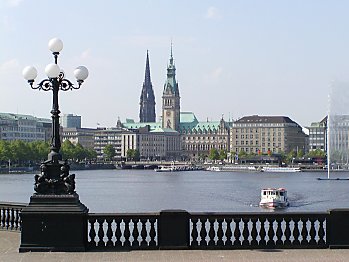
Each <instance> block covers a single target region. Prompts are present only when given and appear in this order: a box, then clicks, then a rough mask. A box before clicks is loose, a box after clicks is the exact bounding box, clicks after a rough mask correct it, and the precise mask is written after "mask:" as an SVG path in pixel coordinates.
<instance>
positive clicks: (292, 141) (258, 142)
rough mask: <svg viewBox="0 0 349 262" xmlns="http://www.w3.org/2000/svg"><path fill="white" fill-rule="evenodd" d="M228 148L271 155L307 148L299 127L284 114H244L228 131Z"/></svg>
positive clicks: (305, 139)
mask: <svg viewBox="0 0 349 262" xmlns="http://www.w3.org/2000/svg"><path fill="white" fill-rule="evenodd" d="M230 134H231V136H230V151H231V152H236V153H239V152H241V151H244V152H246V153H248V154H249V153H254V154H270V153H281V152H284V153H289V152H290V151H298V150H303V152H306V151H307V143H306V141H307V138H306V135H305V134H304V133H303V131H302V127H301V126H300V125H298V124H297V123H296V122H294V121H293V120H291V119H290V118H289V117H286V116H258V115H253V116H245V117H242V118H241V119H239V120H237V121H235V122H234V123H233V125H232V127H231V130H230Z"/></svg>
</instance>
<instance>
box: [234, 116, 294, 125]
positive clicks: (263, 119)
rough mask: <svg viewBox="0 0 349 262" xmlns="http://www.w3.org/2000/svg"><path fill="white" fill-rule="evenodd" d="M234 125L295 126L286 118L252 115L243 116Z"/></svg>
mask: <svg viewBox="0 0 349 262" xmlns="http://www.w3.org/2000/svg"><path fill="white" fill-rule="evenodd" d="M235 123H236V124H240V123H273V124H276V123H292V124H297V123H296V122H294V121H293V120H291V119H290V118H289V117H287V116H258V115H252V116H244V117H243V118H240V119H239V120H237V121H236V122H235Z"/></svg>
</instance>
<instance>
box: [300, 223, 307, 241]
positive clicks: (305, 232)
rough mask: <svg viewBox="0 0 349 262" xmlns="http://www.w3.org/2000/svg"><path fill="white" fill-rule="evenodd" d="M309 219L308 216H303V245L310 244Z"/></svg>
mask: <svg viewBox="0 0 349 262" xmlns="http://www.w3.org/2000/svg"><path fill="white" fill-rule="evenodd" d="M307 221H308V219H307V218H306V217H302V218H301V224H302V230H301V235H302V241H301V245H306V244H308V240H307V236H308V230H307Z"/></svg>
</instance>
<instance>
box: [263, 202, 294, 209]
mask: <svg viewBox="0 0 349 262" xmlns="http://www.w3.org/2000/svg"><path fill="white" fill-rule="evenodd" d="M259 206H260V207H263V208H271V209H278V208H285V207H288V206H289V203H288V202H265V203H259Z"/></svg>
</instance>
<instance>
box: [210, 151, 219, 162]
mask: <svg viewBox="0 0 349 262" xmlns="http://www.w3.org/2000/svg"><path fill="white" fill-rule="evenodd" d="M208 158H209V159H211V160H218V159H219V153H218V150H217V149H216V148H212V149H211V150H210V154H209V155H208Z"/></svg>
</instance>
